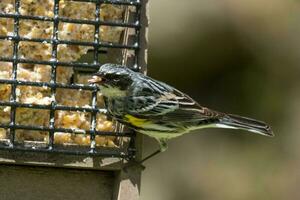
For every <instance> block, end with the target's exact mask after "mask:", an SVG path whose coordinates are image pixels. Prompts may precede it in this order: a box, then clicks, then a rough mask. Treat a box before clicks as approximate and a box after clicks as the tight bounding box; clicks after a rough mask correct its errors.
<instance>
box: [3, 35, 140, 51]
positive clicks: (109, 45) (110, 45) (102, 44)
mask: <svg viewBox="0 0 300 200" xmlns="http://www.w3.org/2000/svg"><path fill="white" fill-rule="evenodd" d="M0 40H13V41H25V42H38V43H48V44H52V42H53V39H46V38H45V39H42V38H26V37H20V36H0ZM56 43H57V44H69V45H79V46H90V47H95V46H98V47H106V48H119V49H133V50H136V49H138V46H137V45H136V44H134V45H122V44H115V43H111V42H99V43H98V44H97V43H94V42H84V41H76V40H60V39H57V41H56Z"/></svg>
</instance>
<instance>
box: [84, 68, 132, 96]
mask: <svg viewBox="0 0 300 200" xmlns="http://www.w3.org/2000/svg"><path fill="white" fill-rule="evenodd" d="M134 74H135V72H133V71H132V70H130V69H128V68H127V67H125V66H122V65H116V64H104V65H102V66H101V67H100V69H99V71H98V72H97V73H96V74H95V75H94V76H93V78H92V79H90V80H89V83H96V84H98V85H99V87H100V89H101V92H102V94H103V95H104V96H112V97H113V96H122V95H125V93H126V91H127V90H128V87H129V86H130V85H131V84H132V82H133V80H132V77H133V76H134Z"/></svg>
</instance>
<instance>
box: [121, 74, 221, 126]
mask: <svg viewBox="0 0 300 200" xmlns="http://www.w3.org/2000/svg"><path fill="white" fill-rule="evenodd" d="M138 84H139V85H137V86H134V89H133V90H132V95H130V96H128V97H127V102H126V105H127V106H128V113H129V114H130V115H132V116H135V117H137V118H142V119H152V120H159V121H173V122H180V121H193V120H201V119H203V120H205V119H210V118H217V117H218V116H219V115H220V113H218V112H215V111H212V110H210V109H207V108H205V107H202V106H200V105H199V104H198V103H196V102H195V101H194V100H193V99H192V98H191V97H189V96H187V95H186V94H184V93H182V92H180V91H179V90H177V89H175V88H173V87H171V86H169V85H167V84H165V83H162V82H159V81H155V80H153V79H148V78H147V81H142V82H140V83H138ZM153 91H155V92H153Z"/></svg>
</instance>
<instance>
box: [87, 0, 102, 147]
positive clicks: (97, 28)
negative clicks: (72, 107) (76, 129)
mask: <svg viewBox="0 0 300 200" xmlns="http://www.w3.org/2000/svg"><path fill="white" fill-rule="evenodd" d="M100 10H101V3H100V2H97V3H96V12H95V20H96V22H97V23H96V24H95V32H94V43H96V45H95V46H94V64H95V65H99V64H100V63H99V51H98V49H99V43H100V34H99V32H100V12H101V11H100ZM97 92H98V90H97V89H95V90H93V92H92V108H93V109H96V106H97ZM96 123H97V113H96V112H94V111H92V112H91V127H90V132H91V133H90V138H91V145H90V148H91V150H90V151H91V152H94V151H95V147H96V142H95V131H96Z"/></svg>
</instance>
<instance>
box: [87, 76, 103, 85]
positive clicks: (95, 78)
mask: <svg viewBox="0 0 300 200" xmlns="http://www.w3.org/2000/svg"><path fill="white" fill-rule="evenodd" d="M102 80H103V79H102V78H101V77H100V76H93V77H92V78H91V79H89V80H88V82H89V83H91V84H92V83H98V84H101V82H102Z"/></svg>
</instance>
